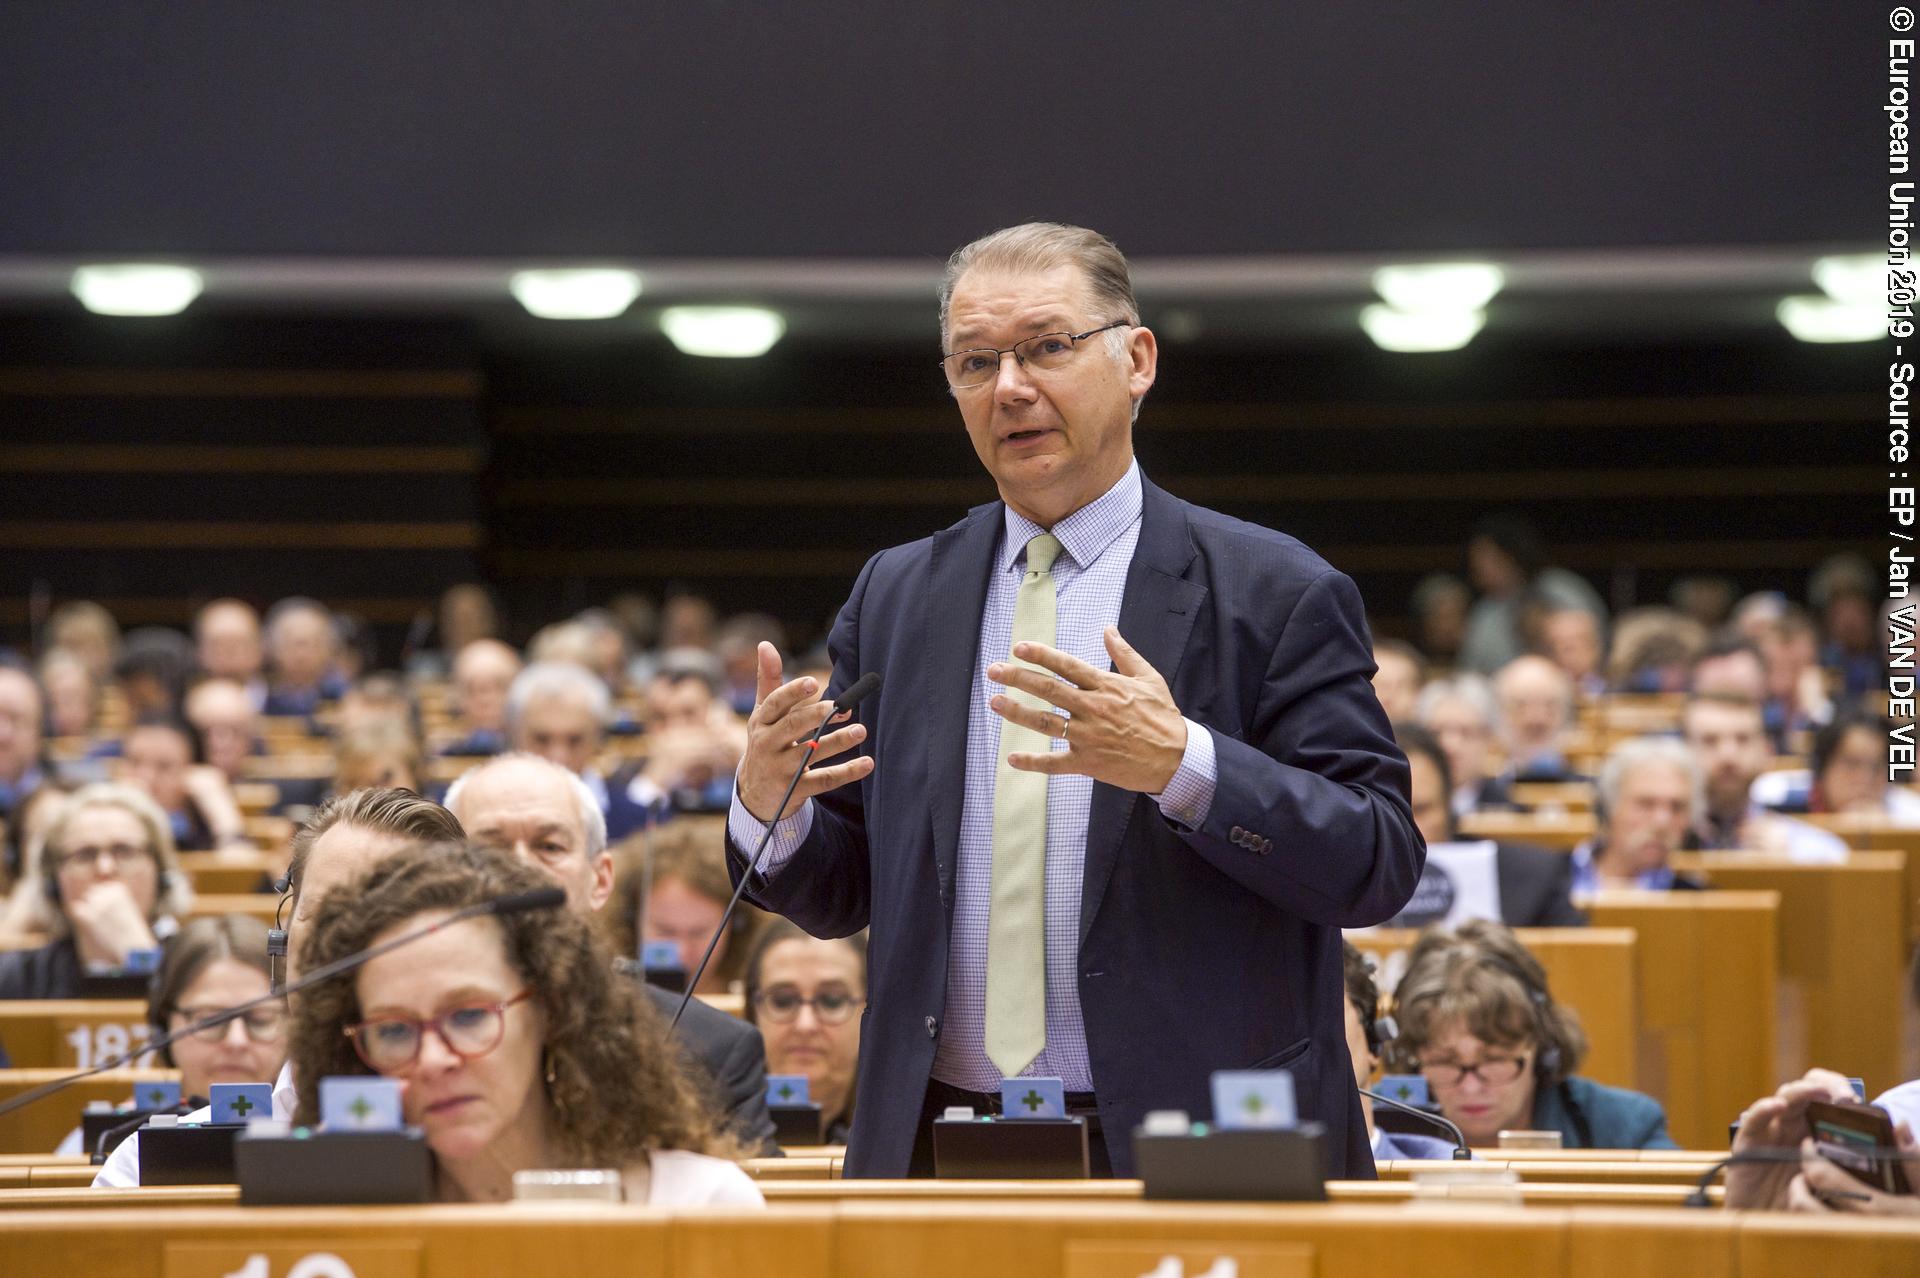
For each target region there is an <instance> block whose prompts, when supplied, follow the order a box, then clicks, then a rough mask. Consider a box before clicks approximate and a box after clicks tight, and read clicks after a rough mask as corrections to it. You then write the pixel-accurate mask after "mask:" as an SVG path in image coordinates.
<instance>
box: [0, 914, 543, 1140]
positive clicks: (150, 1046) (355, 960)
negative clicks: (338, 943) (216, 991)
mask: <svg viewBox="0 0 1920 1278" xmlns="http://www.w3.org/2000/svg"><path fill="white" fill-rule="evenodd" d="M565 899H566V893H564V892H562V891H561V890H560V889H559V888H541V889H539V890H538V891H534V892H521V893H517V894H515V895H513V896H509V897H502V898H500V899H499V900H494V901H482V902H480V904H478V905H469V906H467V907H466V908H465V909H463V910H456V911H455V912H454V913H452V914H449V915H448V916H447V917H446V918H444V919H441V920H440V921H439V922H438V923H429V924H428V925H427V926H425V927H422V928H416V929H414V930H413V931H411V932H408V933H406V934H405V935H404V936H396V937H394V938H393V939H392V940H391V941H387V942H384V943H383V944H380V945H376V946H374V947H372V948H371V949H365V950H361V951H360V952H359V953H358V954H349V955H347V956H346V957H345V958H341V959H336V960H334V961H333V962H331V963H329V964H327V965H326V966H325V967H321V968H316V969H315V970H313V971H311V972H309V973H307V974H306V975H305V976H303V977H301V978H300V979H299V980H297V981H295V982H294V983H293V984H291V985H286V986H282V987H281V988H280V989H277V990H269V991H267V992H266V993H265V994H262V995H261V996H260V997H259V998H250V999H248V1000H247V1001H246V1002H244V1003H241V1004H238V1005H236V1006H234V1007H229V1008H227V1009H226V1010H225V1011H220V1012H215V1013H214V1014H213V1015H212V1016H209V1017H206V1018H205V1019H203V1020H199V1021H195V1022H194V1023H193V1024H191V1025H185V1026H182V1027H181V1028H179V1029H177V1030H175V1031H174V1032H173V1033H171V1034H162V1035H161V1036H160V1037H159V1038H156V1039H152V1040H150V1041H148V1042H147V1043H146V1044H145V1045H143V1046H142V1047H140V1048H139V1049H137V1050H134V1051H127V1052H122V1053H121V1054H120V1055H118V1056H115V1057H111V1058H109V1059H108V1060H106V1061H104V1062H102V1063H101V1064H99V1065H96V1066H94V1067H93V1068H92V1069H83V1070H81V1071H79V1072H78V1073H74V1074H68V1075H67V1076H66V1077H65V1078H56V1079H54V1080H53V1081H52V1082H50V1083H42V1084H41V1085H40V1086H38V1087H35V1088H33V1089H32V1090H30V1091H25V1092H21V1093H20V1094H19V1095H18V1096H15V1097H13V1098H12V1099H10V1100H7V1101H0V1114H11V1113H12V1112H13V1111H14V1110H16V1109H23V1108H25V1107H26V1106H28V1105H31V1104H33V1103H34V1102H35V1101H37V1100H41V1099H43V1098H45V1097H48V1096H51V1095H53V1094H54V1093H55V1092H58V1091H63V1090H65V1089H66V1088H67V1087H70V1086H72V1085H73V1084H74V1083H77V1082H79V1081H80V1080H81V1079H83V1078H92V1077H93V1076H94V1075H95V1074H104V1073H106V1072H107V1071H108V1070H110V1069H119V1068H120V1067H121V1066H123V1065H125V1064H126V1063H127V1062H128V1061H132V1060H137V1059H139V1058H140V1057H142V1056H145V1055H146V1054H147V1053H149V1052H158V1051H159V1050H160V1049H161V1048H163V1047H166V1046H168V1045H169V1044H172V1043H174V1042H177V1041H178V1040H180V1039H182V1038H185V1037H186V1036H187V1035H189V1034H198V1033H199V1032H200V1031H201V1030H208V1029H212V1028H214V1027H215V1026H217V1025H225V1024H226V1023H227V1022H228V1021H231V1020H234V1019H235V1018H237V1017H241V1016H245V1015H246V1014H247V1013H248V1012H251V1011H252V1010H253V1009H254V1008H256V1007H259V1006H261V1005H262V1004H264V1003H271V1002H273V1001H274V1000H275V999H282V998H285V997H287V996H288V995H289V994H298V993H299V992H300V991H301V990H304V989H311V988H312V987H313V986H315V985H318V984H320V982H322V981H330V980H332V979H333V978H334V977H336V976H339V975H341V974H342V973H345V972H351V971H352V970H353V969H354V968H356V967H359V966H360V965H361V964H363V963H370V962H372V961H373V960H374V959H377V958H379V957H380V956H381V955H383V954H389V953H392V952H393V951H394V950H397V949H399V948H400V947H401V946H403V945H411V944H412V943H413V942H415V941H417V940H419V939H420V938H422V937H425V936H432V935H433V934H434V933H435V932H438V931H440V930H441V929H442V928H447V927H451V926H453V925H454V924H455V923H464V922H465V921H466V920H468V919H472V918H478V917H480V916H481V915H483V914H500V913H508V914H511V913H515V912H517V911H519V910H523V909H544V908H549V907H551V906H554V905H558V904H559V903H560V902H562V901H564V900H565ZM503 907H504V908H503Z"/></svg>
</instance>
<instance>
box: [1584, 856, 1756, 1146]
mask: <svg viewBox="0 0 1920 1278" xmlns="http://www.w3.org/2000/svg"><path fill="white" fill-rule="evenodd" d="M1779 912H1780V894H1779V893H1778V892H1633V891H1626V892H1601V893H1599V894H1597V895H1596V896H1595V897H1594V898H1593V900H1592V901H1591V903H1590V905H1589V914H1590V917H1591V918H1592V919H1593V922H1594V925H1595V926H1598V927H1630V928H1633V929H1634V931H1635V932H1637V933H1638V935H1639V943H1638V945H1637V946H1636V947H1635V953H1634V961H1635V971H1636V977H1635V980H1634V989H1635V991H1636V994H1637V997H1638V1003H1639V1014H1640V1057H1639V1066H1638V1069H1637V1071H1636V1075H1635V1076H1636V1077H1637V1078H1638V1080H1639V1083H1640V1087H1639V1090H1641V1091H1643V1092H1646V1093H1648V1094H1649V1095H1651V1096H1654V1097H1656V1098H1657V1099H1659V1100H1660V1101H1661V1103H1662V1104H1663V1105H1665V1107H1666V1111H1667V1127H1668V1130H1669V1131H1670V1132H1671V1133H1672V1135H1673V1138H1674V1140H1675V1141H1677V1142H1678V1143H1680V1144H1682V1145H1686V1146H1689V1147H1692V1148H1695V1149H1711V1148H1714V1147H1716V1146H1721V1145H1724V1144H1726V1142H1727V1124H1728V1123H1730V1122H1732V1121H1733V1120H1734V1119H1736V1118H1738V1117H1739V1116H1740V1111H1741V1110H1743V1109H1745V1108H1746V1107H1747V1105H1748V1104H1749V1103H1751V1102H1752V1101H1754V1100H1757V1099H1758V1098H1760V1097H1762V1096H1765V1095H1767V1094H1768V1093H1770V1092H1772V1091H1773V1089H1774V1088H1775V1087H1777V1086H1778V1085H1779V1083H1780V1081H1781V1080H1780V1071H1779V1069H1778V1068H1777V1065H1776V1058H1775V1047H1774V1018H1775V1015H1776V1007H1777V1005H1778V1001H1779V1000H1778V995H1777V992H1776V978H1775V975H1774V974H1775V972H1777V971H1778V970H1779V967H1778V959H1777V953H1778V951H1777V941H1776V938H1777V936H1778V934H1779V932H1778V928H1779V925H1778V916H1779Z"/></svg>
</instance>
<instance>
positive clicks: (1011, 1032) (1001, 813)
mask: <svg viewBox="0 0 1920 1278" xmlns="http://www.w3.org/2000/svg"><path fill="white" fill-rule="evenodd" d="M1059 554H1060V542H1059V541H1058V540H1057V539H1056V538H1055V537H1054V536H1053V534H1052V533H1041V534H1040V535H1039V536H1038V537H1035V538H1034V539H1033V540H1032V541H1030V542H1028V543H1027V575H1026V576H1025V577H1023V578H1022V579H1021V581H1020V593H1019V595H1018V596H1017V597H1016V598H1015V600H1014V604H1013V639H1012V642H1013V643H1020V642H1022V641H1025V642H1028V643H1043V644H1046V645H1047V646H1048V647H1052V646H1053V639H1054V616H1055V600H1054V590H1053V561H1054V560H1055V559H1056V558H1057V557H1058V556H1059ZM1009 646H1011V645H1009ZM1009 660H1011V655H1009ZM1014 664H1016V665H1021V666H1026V667H1027V668H1029V669H1032V670H1040V669H1041V667H1039V666H1036V665H1034V664H1033V663H1032V662H1027V661H1017V662H1014ZM1006 695H1007V696H1009V697H1011V698H1013V699H1014V700H1016V701H1019V702H1021V703H1022V704H1025V705H1029V706H1033V707H1035V708H1037V709H1046V710H1051V709H1052V707H1051V706H1049V705H1048V704H1047V703H1046V702H1045V701H1043V700H1041V699H1040V698H1039V697H1036V696H1034V695H1033V694H1031V693H1027V692H1021V691H1019V690H1017V689H1012V688H1009V689H1008V690H1007V692H1006ZM1051 740H1052V739H1051V738H1049V737H1047V736H1044V735H1042V734H1041V733H1038V732H1035V731H1034V730H1033V729H1032V728H1024V727H1021V726H1020V725H1018V724H1016V723H1013V722H1010V721H1008V720H1004V719H1003V720H1001V723H1000V764H999V767H998V768H997V769H996V770H995V772H994V777H993V894H992V900H991V905H990V912H989V914H988V916H987V1024H986V1034H985V1046H986V1049H987V1059H988V1060H990V1061H992V1062H993V1064H994V1068H996V1069H998V1070H999V1071H1000V1073H1001V1074H1002V1075H1004V1076H1005V1077H1007V1078H1012V1077H1013V1076H1015V1075H1016V1074H1018V1073H1019V1072H1020V1071H1021V1070H1023V1069H1025V1068H1026V1067H1027V1066H1029V1065H1031V1064H1032V1063H1033V1058H1034V1057H1036V1056H1038V1055H1040V1049H1041V1048H1043V1047H1045V1046H1046V1045H1047V777H1046V774H1045V773H1043V772H1017V771H1015V770H1014V769H1013V768H1011V767H1009V766H1008V764H1007V756H1008V755H1009V754H1045V753H1046V752H1047V751H1048V750H1049V749H1051V748H1052V745H1051Z"/></svg>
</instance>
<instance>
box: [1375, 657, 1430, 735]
mask: <svg viewBox="0 0 1920 1278" xmlns="http://www.w3.org/2000/svg"><path fill="white" fill-rule="evenodd" d="M1373 666H1374V669H1373V695H1374V696H1376V697H1378V698H1379V699H1380V708H1381V709H1382V710H1385V711H1386V712H1387V718H1388V720H1389V721H1391V722H1393V723H1406V722H1409V721H1411V720H1412V718H1413V713H1414V707H1415V706H1416V705H1417V704H1418V703H1419V700H1420V689H1421V688H1422V687H1423V686H1424V685H1425V684H1426V682H1427V661H1426V658H1425V657H1422V656H1421V655H1420V652H1419V649H1417V648H1415V647H1414V646H1413V645H1412V644H1410V643H1402V642H1400V641H1399V640H1398V639H1378V640H1375V641H1374V645H1373Z"/></svg>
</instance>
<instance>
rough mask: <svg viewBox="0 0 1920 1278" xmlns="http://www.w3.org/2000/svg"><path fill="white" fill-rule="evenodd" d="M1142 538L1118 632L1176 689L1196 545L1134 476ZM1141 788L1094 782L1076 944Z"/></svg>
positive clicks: (1195, 590)
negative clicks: (1139, 503) (1138, 497)
mask: <svg viewBox="0 0 1920 1278" xmlns="http://www.w3.org/2000/svg"><path fill="white" fill-rule="evenodd" d="M1140 488H1141V493H1140V500H1141V511H1140V540H1139V541H1138V542H1136V543H1135V545H1134V548H1133V562H1132V564H1130V565H1129V566H1128V568H1127V587H1126V594H1125V596H1124V597H1123V598H1122V599H1121V602H1120V634H1121V635H1122V637H1124V638H1125V639H1126V641H1127V642H1128V643H1130V644H1132V645H1133V647H1134V649H1135V650H1136V651H1137V652H1139V654H1140V655H1141V656H1142V657H1145V658H1146V659H1147V662H1148V663H1149V664H1150V665H1152V666H1153V668H1154V669H1155V670H1158V671H1159V672H1160V674H1161V676H1162V677H1163V678H1165V679H1166V681H1167V685H1168V686H1169V687H1171V688H1173V689H1174V690H1175V696H1176V697H1177V696H1178V695H1179V686H1180V682H1179V674H1180V663H1181V660H1182V659H1183V658H1184V657H1185V655H1186V651H1187V639H1188V638H1189V636H1191V635H1192V633H1193V621H1194V618H1195V617H1196V616H1198V615H1199V612H1200V609H1201V606H1202V605H1203V604H1204V603H1205V601H1206V598H1207V588H1206V587H1205V586H1203V585H1201V584H1199V583H1198V582H1195V581H1191V580H1189V579H1188V576H1189V573H1190V572H1191V571H1192V569H1193V564H1194V559H1195V557H1196V552H1195V550H1194V547H1193V538H1192V536H1191V534H1190V533H1189V532H1188V530H1187V515H1186V510H1185V503H1184V502H1182V501H1180V500H1179V499H1178V498H1176V497H1173V496H1171V495H1169V494H1168V493H1166V492H1164V491H1162V490H1161V489H1159V488H1156V487H1154V486H1153V485H1152V484H1151V483H1148V482H1147V480H1146V478H1145V477H1144V476H1142V477H1141V481H1140ZM1152 802H1153V801H1152V800H1151V799H1148V798H1146V797H1145V796H1144V795H1140V794H1135V793H1133V792H1132V791H1128V790H1119V789H1115V788H1114V787H1113V786H1110V785H1106V784H1104V783H1100V782H1096V783H1095V784H1094V787H1093V807H1092V811H1091V812H1090V813H1089V814H1088V818H1087V859H1086V876H1085V879H1084V880H1083V882H1082V884H1081V889H1080V944H1081V945H1083V946H1084V945H1085V944H1086V942H1087V933H1088V932H1089V931H1090V930H1092V927H1093V920H1094V916H1095V915H1096V914H1098V913H1099V910H1100V902H1101V899H1102V898H1103V897H1104V896H1105V895H1106V891H1107V882H1108V880H1109V879H1111V878H1112V877H1113V867H1114V862H1115V860H1116V859H1117V858H1118V856H1119V853H1120V841H1121V837H1122V836H1123V835H1124V834H1125V833H1126V829H1127V823H1128V821H1130V820H1131V819H1132V817H1133V814H1134V813H1135V812H1136V811H1138V810H1139V809H1140V808H1141V807H1142V806H1143V805H1146V804H1151V803H1152Z"/></svg>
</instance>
